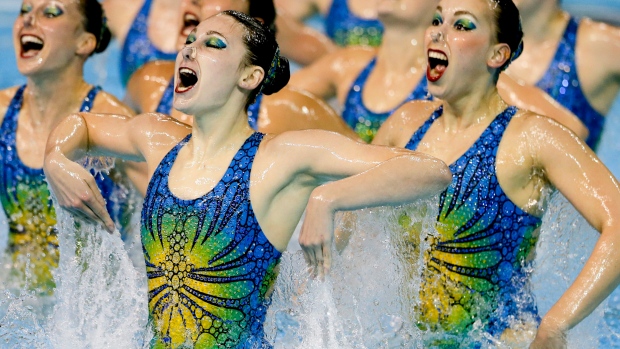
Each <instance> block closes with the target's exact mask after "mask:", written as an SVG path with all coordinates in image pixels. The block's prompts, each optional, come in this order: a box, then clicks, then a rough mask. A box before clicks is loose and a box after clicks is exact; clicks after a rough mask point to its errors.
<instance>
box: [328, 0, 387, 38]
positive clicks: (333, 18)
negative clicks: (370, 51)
mask: <svg viewBox="0 0 620 349" xmlns="http://www.w3.org/2000/svg"><path fill="white" fill-rule="evenodd" d="M348 1H349V0H332V5H331V7H330V8H329V12H328V13H327V18H325V31H326V32H327V35H328V36H329V37H330V38H331V39H332V40H334V42H335V43H336V44H337V45H338V46H343V47H346V46H353V45H363V46H373V47H377V46H379V45H381V38H382V36H383V24H381V22H380V21H379V20H377V19H364V18H360V17H357V16H356V15H355V14H353V13H352V12H351V11H350V10H349V5H348V4H347V2H348Z"/></svg>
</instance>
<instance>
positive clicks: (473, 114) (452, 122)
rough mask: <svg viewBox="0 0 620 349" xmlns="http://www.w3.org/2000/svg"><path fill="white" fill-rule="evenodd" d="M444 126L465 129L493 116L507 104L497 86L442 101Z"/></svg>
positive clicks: (454, 129)
mask: <svg viewBox="0 0 620 349" xmlns="http://www.w3.org/2000/svg"><path fill="white" fill-rule="evenodd" d="M443 106H444V112H443V117H445V119H444V120H445V123H444V124H445V127H446V129H447V130H449V131H458V130H462V129H466V128H468V127H469V126H472V125H476V124H479V123H482V122H484V121H485V120H489V118H495V116H496V115H497V114H499V113H500V112H501V111H502V110H504V109H506V107H507V104H506V103H505V102H504V100H503V99H502V98H501V97H500V96H499V93H498V92H497V88H496V87H495V86H492V87H490V88H488V89H486V90H482V91H481V92H478V93H476V92H474V93H470V94H468V95H466V96H462V97H460V98H457V99H454V100H451V101H444V104H443Z"/></svg>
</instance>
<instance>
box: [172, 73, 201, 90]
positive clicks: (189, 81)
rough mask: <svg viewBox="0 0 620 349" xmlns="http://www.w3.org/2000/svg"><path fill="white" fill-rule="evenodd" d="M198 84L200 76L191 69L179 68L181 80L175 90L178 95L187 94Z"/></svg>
mask: <svg viewBox="0 0 620 349" xmlns="http://www.w3.org/2000/svg"><path fill="white" fill-rule="evenodd" d="M197 82H198V75H197V74H196V72H195V71H194V70H192V69H190V68H186V67H183V68H179V79H178V82H177V86H176V88H175V89H174V92H176V93H185V92H187V91H189V90H191V89H192V87H194V86H195V85H196V83H197Z"/></svg>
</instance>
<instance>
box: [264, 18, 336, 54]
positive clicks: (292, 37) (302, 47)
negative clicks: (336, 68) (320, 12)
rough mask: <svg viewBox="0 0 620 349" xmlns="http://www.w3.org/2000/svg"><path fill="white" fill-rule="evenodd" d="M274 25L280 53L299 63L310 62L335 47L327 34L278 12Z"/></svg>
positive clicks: (333, 49)
mask: <svg viewBox="0 0 620 349" xmlns="http://www.w3.org/2000/svg"><path fill="white" fill-rule="evenodd" d="M276 26H277V28H278V32H277V35H276V36H277V40H278V44H279V45H280V47H281V48H282V54H283V55H284V56H285V57H288V58H290V59H292V60H293V61H295V62H297V63H299V64H301V65H308V64H311V63H312V62H314V61H316V60H318V59H319V58H320V57H322V56H324V55H326V54H327V53H329V52H333V51H335V50H336V48H337V46H336V45H335V44H334V43H333V42H332V41H331V40H330V39H329V38H328V37H327V36H325V35H324V34H322V33H320V32H319V31H317V30H315V29H313V28H310V27H308V26H307V25H304V24H303V23H300V22H297V21H295V20H294V19H293V18H290V17H287V16H283V15H281V14H278V16H277V17H276Z"/></svg>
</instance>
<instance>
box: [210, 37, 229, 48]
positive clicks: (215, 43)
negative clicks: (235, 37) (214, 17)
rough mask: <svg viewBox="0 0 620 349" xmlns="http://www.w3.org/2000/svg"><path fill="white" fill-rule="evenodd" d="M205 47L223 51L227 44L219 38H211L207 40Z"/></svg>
mask: <svg viewBox="0 0 620 349" xmlns="http://www.w3.org/2000/svg"><path fill="white" fill-rule="evenodd" d="M205 45H206V46H207V47H211V48H215V49H218V50H222V49H225V48H226V44H225V43H224V42H223V41H222V40H220V39H218V38H210V39H209V40H207V42H206V43H205Z"/></svg>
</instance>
